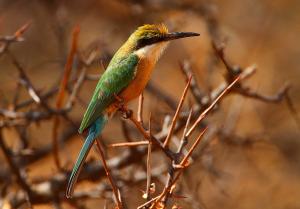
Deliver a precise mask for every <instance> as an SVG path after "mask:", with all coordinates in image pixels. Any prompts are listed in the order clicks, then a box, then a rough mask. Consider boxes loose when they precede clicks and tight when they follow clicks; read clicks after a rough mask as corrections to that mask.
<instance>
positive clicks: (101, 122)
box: [66, 115, 107, 198]
mask: <svg viewBox="0 0 300 209" xmlns="http://www.w3.org/2000/svg"><path fill="white" fill-rule="evenodd" d="M106 123H107V116H106V115H102V116H100V117H99V118H98V119H97V120H96V121H95V122H94V123H93V124H92V125H91V127H90V128H89V134H88V136H87V138H86V140H85V142H84V144H83V146H82V148H81V150H80V153H79V155H78V157H77V160H76V163H75V165H74V167H73V170H72V173H71V176H70V178H69V182H68V187H67V191H66V196H67V198H71V197H72V195H73V191H74V186H75V184H76V182H77V179H78V176H79V173H80V171H81V169H82V166H83V163H84V161H85V159H86V157H87V155H88V153H89V151H90V149H91V148H92V146H93V144H94V141H95V139H96V138H97V137H98V136H99V135H100V133H101V132H102V130H103V128H104V126H105V124H106Z"/></svg>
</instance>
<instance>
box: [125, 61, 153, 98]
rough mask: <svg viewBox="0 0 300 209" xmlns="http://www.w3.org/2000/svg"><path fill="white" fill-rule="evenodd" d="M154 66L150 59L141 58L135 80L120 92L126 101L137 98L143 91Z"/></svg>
mask: <svg viewBox="0 0 300 209" xmlns="http://www.w3.org/2000/svg"><path fill="white" fill-rule="evenodd" d="M153 67H154V63H153V62H151V61H149V59H147V58H142V59H140V61H139V63H138V66H137V72H136V76H135V78H134V80H133V81H132V82H131V83H130V84H129V85H128V87H127V88H126V89H124V90H123V91H122V92H121V93H120V97H121V98H123V99H124V101H125V102H129V101H131V100H133V99H135V98H136V97H138V96H139V95H140V94H141V93H142V92H143V90H144V89H145V87H146V85H147V83H148V81H149V80H150V77H151V73H152V70H153Z"/></svg>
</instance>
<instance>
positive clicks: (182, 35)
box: [163, 32, 200, 41]
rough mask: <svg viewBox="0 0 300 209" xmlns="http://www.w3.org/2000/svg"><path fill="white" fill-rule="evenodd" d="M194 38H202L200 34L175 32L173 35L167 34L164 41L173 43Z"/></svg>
mask: <svg viewBox="0 0 300 209" xmlns="http://www.w3.org/2000/svg"><path fill="white" fill-rule="evenodd" d="M192 36H200V34H199V33H194V32H173V33H168V34H166V35H165V36H164V37H163V41H171V40H175V39H179V38H187V37H192Z"/></svg>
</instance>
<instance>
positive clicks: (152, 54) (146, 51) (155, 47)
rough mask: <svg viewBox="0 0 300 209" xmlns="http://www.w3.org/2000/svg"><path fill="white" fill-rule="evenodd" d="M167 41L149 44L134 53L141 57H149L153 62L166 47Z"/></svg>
mask: <svg viewBox="0 0 300 209" xmlns="http://www.w3.org/2000/svg"><path fill="white" fill-rule="evenodd" d="M168 43H169V42H161V43H157V44H152V45H149V46H145V47H142V48H140V49H138V50H137V51H136V52H135V53H136V55H138V57H140V58H142V59H150V60H153V61H154V62H157V60H158V59H159V58H160V56H161V55H162V53H163V52H164V50H165V49H166V47H167V46H168Z"/></svg>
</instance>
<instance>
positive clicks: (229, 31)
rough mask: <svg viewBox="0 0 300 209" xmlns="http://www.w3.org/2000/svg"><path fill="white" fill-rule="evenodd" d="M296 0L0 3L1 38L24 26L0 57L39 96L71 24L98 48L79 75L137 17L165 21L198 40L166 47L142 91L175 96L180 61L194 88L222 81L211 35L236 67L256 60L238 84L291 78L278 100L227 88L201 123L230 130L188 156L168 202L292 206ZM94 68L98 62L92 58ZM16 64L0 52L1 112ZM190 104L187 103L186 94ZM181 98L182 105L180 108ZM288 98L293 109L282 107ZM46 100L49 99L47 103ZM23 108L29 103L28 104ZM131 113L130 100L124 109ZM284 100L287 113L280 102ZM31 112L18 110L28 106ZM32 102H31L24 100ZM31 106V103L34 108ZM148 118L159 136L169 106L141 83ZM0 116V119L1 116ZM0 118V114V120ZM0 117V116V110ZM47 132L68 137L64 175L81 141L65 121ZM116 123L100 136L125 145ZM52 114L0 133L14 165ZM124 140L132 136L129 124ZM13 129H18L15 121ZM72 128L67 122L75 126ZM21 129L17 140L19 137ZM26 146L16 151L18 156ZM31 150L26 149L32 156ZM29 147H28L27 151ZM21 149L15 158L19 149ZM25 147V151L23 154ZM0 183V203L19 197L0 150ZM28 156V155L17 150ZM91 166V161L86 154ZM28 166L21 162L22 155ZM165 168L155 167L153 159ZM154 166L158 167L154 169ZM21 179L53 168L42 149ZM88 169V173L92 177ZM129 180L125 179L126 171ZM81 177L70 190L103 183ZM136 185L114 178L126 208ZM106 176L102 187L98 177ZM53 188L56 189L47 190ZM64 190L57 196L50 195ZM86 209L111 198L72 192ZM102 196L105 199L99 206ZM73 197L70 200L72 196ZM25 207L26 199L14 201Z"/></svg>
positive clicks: (299, 77)
mask: <svg viewBox="0 0 300 209" xmlns="http://www.w3.org/2000/svg"><path fill="white" fill-rule="evenodd" d="M299 11H300V2H299V1H297V0H290V1H283V0H263V1H262V0H244V1H238V0H226V1H221V0H208V1H202V0H199V1H194V0H183V1H181V0H178V1H176V0H174V1H172V0H169V1H168V0H141V1H136V0H131V1H130V0H128V1H123V0H111V1H102V0H89V1H82V0H73V1H66V0H65V1H45V0H41V1H26V0H15V1H9V0H0V36H1V37H4V36H6V35H12V34H14V32H15V31H16V30H17V29H18V28H20V26H22V25H24V24H25V23H27V22H30V23H31V25H30V26H29V28H28V30H27V31H26V32H25V33H24V35H23V37H24V39H25V40H24V41H23V42H20V43H14V44H11V45H10V48H9V49H10V53H12V54H14V56H15V57H16V58H17V59H18V62H19V63H21V65H22V67H23V69H24V71H26V74H27V76H28V77H29V79H30V80H31V82H32V83H33V85H34V86H35V87H36V89H37V90H38V92H40V93H41V94H42V93H44V92H47V91H48V90H49V89H51V88H53V87H55V86H58V85H59V82H60V80H61V78H62V74H63V70H64V66H65V63H66V59H67V56H68V53H69V50H70V47H71V39H72V31H73V28H74V27H75V26H79V27H80V33H79V37H78V51H79V52H80V53H82V54H86V53H88V52H89V51H91V50H92V49H95V48H97V53H98V54H97V59H98V60H101V62H100V61H96V62H95V63H93V65H91V67H89V69H88V72H89V73H90V74H93V75H96V74H100V73H102V72H103V67H102V65H103V66H104V67H105V66H106V65H107V63H108V61H109V60H110V58H111V56H112V55H113V54H114V52H115V51H116V50H117V49H118V48H119V47H120V46H121V45H122V43H123V42H124V41H125V40H126V39H127V37H128V36H129V35H130V34H131V33H132V32H133V31H134V30H135V29H136V28H137V27H138V26H140V25H143V24H145V23H165V24H166V25H167V26H168V28H169V30H170V31H193V32H198V33H200V34H201V36H200V37H197V38H191V39H184V40H178V41H174V42H172V43H171V44H170V45H169V47H168V49H167V50H166V52H165V54H164V55H163V56H162V58H161V59H160V61H159V62H158V64H157V66H156V69H155V71H154V73H153V76H152V80H151V86H154V87H156V89H159V90H160V91H162V92H164V94H166V95H167V96H168V97H169V98H171V99H172V100H173V101H175V102H176V103H177V102H178V101H179V98H180V95H181V93H182V90H183V88H184V86H185V82H186V80H185V77H184V75H183V73H182V71H181V70H180V63H181V62H183V61H185V62H188V63H189V64H190V66H191V69H192V71H193V73H194V76H195V79H196V81H197V83H198V85H199V87H200V89H201V91H202V92H203V94H205V95H209V93H210V92H211V91H212V90H213V89H215V88H217V87H218V86H219V85H220V84H221V83H222V82H224V75H225V74H226V68H225V66H224V65H223V64H222V63H221V62H220V61H219V59H218V58H217V57H216V55H215V53H214V50H213V47H212V41H215V42H217V43H225V44H226V47H225V50H224V53H225V57H226V59H227V60H228V61H229V62H230V63H231V64H232V65H233V66H240V67H241V68H242V69H244V68H246V67H248V66H251V65H253V64H255V65H256V67H257V71H256V73H255V74H254V75H252V76H251V78H249V79H248V80H247V81H245V84H246V85H247V86H249V88H251V89H252V90H253V91H255V92H257V93H259V94H262V95H270V96H273V95H275V96H276V94H278V92H279V91H280V89H281V88H282V87H283V86H284V85H285V84H287V83H288V84H290V86H291V87H290V89H289V91H288V95H289V100H286V99H285V98H283V99H282V100H280V101H276V102H266V101H261V100H258V99H254V98H249V97H245V96H241V95H237V94H230V95H228V96H226V98H225V99H224V100H223V101H222V103H221V105H220V107H219V108H218V109H217V110H216V111H215V112H214V113H213V114H212V115H211V116H210V117H209V118H208V123H209V124H212V125H211V127H215V128H217V129H218V130H222V129H226V130H229V132H230V133H226V136H225V137H224V134H219V133H220V132H219V131H218V133H216V134H214V136H213V137H211V138H210V140H209V142H208V143H207V144H206V146H205V148H204V149H201V152H200V150H198V152H197V151H196V153H195V155H196V156H195V160H194V162H193V164H192V165H191V167H190V168H189V169H187V170H186V172H185V174H184V175H183V177H182V179H181V180H180V183H179V186H178V196H184V197H185V198H175V199H174V200H173V201H174V202H176V203H177V204H178V205H180V206H181V207H182V208H199V209H200V208H207V209H214V208H220V207H221V208H223V209H227V208H228V209H229V208H230V209H231V208H236V209H252V208H264V209H267V208H270V209H295V208H300V200H299V193H300V141H299V140H300V138H299V136H300V126H299V125H300V123H299V114H298V113H297V111H300V110H299V104H300V94H299V92H300V70H299V64H300V59H299V57H300V44H299V34H300V24H299V23H300V15H299ZM101 63H102V64H101ZM78 66H79V64H78V62H76V61H75V62H74V65H73V69H75V70H73V71H72V75H71V77H72V76H73V77H74V76H75V77H76V75H77V73H78V71H76V69H77V68H78ZM17 80H18V71H17V70H16V67H15V65H14V64H12V62H11V60H10V58H9V57H8V56H7V55H6V54H5V53H2V54H1V55H0V105H1V108H5V109H9V108H10V107H11V104H12V101H13V100H14V95H15V92H16V88H17ZM95 85H96V81H88V82H85V83H84V85H83V86H82V88H81V90H80V93H79V96H78V99H77V100H76V103H75V105H74V107H73V108H72V110H71V111H70V112H69V114H68V115H69V117H70V118H71V119H72V121H73V123H74V124H75V127H76V125H77V127H78V126H79V123H80V121H81V118H82V115H83V113H84V111H85V108H86V106H87V104H88V102H89V99H90V96H91V95H92V93H93V90H94V88H95ZM28 99H30V96H29V95H28V93H27V91H26V90H24V89H23V90H22V91H20V94H19V99H18V100H19V101H20V103H21V101H26V100H28ZM188 100H189V101H190V102H192V103H193V102H194V100H193V98H192V95H189V99H188ZM188 103H189V102H186V104H185V106H186V108H188V106H189V104H188ZM291 103H292V105H291ZM49 104H50V105H51V106H53V107H55V96H54V97H53V98H51V99H49ZM33 106H34V105H33ZM130 107H131V108H133V109H136V107H137V101H134V102H132V103H131V104H130ZM291 107H292V108H291ZM31 108H33V107H32V106H29V107H27V108H23V109H20V110H18V111H21V112H22V111H27V110H30V109H31ZM34 108H36V107H34ZM39 109H40V108H39ZM150 112H151V113H152V116H153V127H154V131H155V132H156V133H157V132H159V131H160V129H161V127H162V124H163V121H164V119H165V118H166V116H168V115H170V116H172V115H173V114H174V110H173V109H172V108H170V107H169V106H168V105H167V104H166V103H165V102H164V101H162V100H161V98H160V97H159V96H157V94H156V93H155V92H154V91H153V89H152V90H151V89H149V88H148V90H146V91H145V109H144V118H145V121H147V118H148V117H149V113H150ZM2 116H3V115H2ZM0 117H1V115H0ZM2 118H3V117H2ZM61 121H62V122H61V125H60V127H59V132H58V135H59V137H60V138H62V137H63V136H65V135H68V134H69V135H68V136H69V137H70V138H71V139H70V140H67V141H65V142H64V143H61V144H60V153H59V154H60V159H61V163H62V165H63V168H64V169H67V170H70V169H71V168H72V165H73V163H74V161H75V159H76V156H77V154H78V152H79V150H80V147H81V145H82V138H83V137H82V136H80V135H77V134H76V130H75V131H74V127H73V128H70V123H68V122H66V121H64V120H61ZM121 121H122V119H121V118H120V115H119V114H117V115H116V116H115V117H114V118H113V120H112V122H110V123H109V125H108V126H107V127H106V129H105V130H104V132H103V143H104V144H109V143H113V142H121V141H124V140H125V139H124V135H123V132H122V128H121V127H122V123H121ZM52 124H53V120H52V119H51V118H47V120H43V121H42V122H39V123H30V124H27V126H26V129H24V127H23V126H20V127H4V128H2V136H3V140H4V141H5V143H6V145H7V146H8V148H9V150H10V151H11V154H12V155H14V153H15V155H16V156H15V157H13V158H15V161H16V162H17V163H18V165H20V166H21V165H22V164H23V163H22V162H23V160H25V158H24V159H23V158H22V156H23V155H26V156H27V155H29V156H30V153H31V152H34V150H38V149H39V148H41V147H47V146H48V145H49V144H50V145H51V143H52V132H51V130H52V126H53V125H52ZM128 126H129V129H130V130H131V132H132V133H131V135H132V138H134V139H136V140H141V139H142V137H141V136H140V135H138V134H137V132H134V130H132V129H133V126H131V125H128ZM22 127H23V128H22ZM75 129H76V128H75ZM22 136H26V138H27V139H28V141H27V142H28V145H26V146H25V147H26V148H24V144H22V143H21V142H20V141H22V140H21V139H20V138H22ZM24 150H25V151H24ZM32 150H33V151H32ZM124 150H126V148H116V149H108V150H107V153H106V154H107V158H108V159H110V158H113V157H115V156H118V154H120V153H122V152H123V151H124ZM26 151H27V152H29V154H28V153H26ZM20 153H21V154H20ZM24 153H25V154H24ZM0 157H1V159H0V160H1V166H0V173H1V179H0V186H1V196H2V198H1V201H0V205H2V207H3V208H5V207H6V208H11V207H10V203H11V202H13V201H14V199H17V198H18V195H19V192H20V190H22V189H21V188H20V186H19V185H18V183H17V182H18V180H17V179H16V178H15V177H14V176H13V175H12V174H11V173H10V172H9V170H10V168H9V165H8V163H7V160H6V159H5V158H4V155H3V152H0ZM27 158H30V157H28V156H27V157H26V159H27ZM89 160H90V161H94V160H97V161H98V160H99V158H98V156H97V152H95V151H92V152H91V154H90V156H89ZM29 161H30V160H29ZM152 162H153V167H154V168H158V170H159V171H160V172H161V173H159V175H157V178H155V182H156V187H157V190H159V191H160V190H161V189H162V188H163V184H164V182H165V178H166V173H167V165H168V161H167V160H166V158H165V157H164V156H163V155H161V154H157V153H155V154H154V155H153V159H152ZM164 164H166V165H164ZM144 165H145V162H144V161H143V160H141V163H139V164H136V165H130V166H128V168H126V169H122V171H119V172H117V175H118V176H120V177H119V178H120V181H121V180H122V176H126V177H124V178H129V177H128V176H130V175H134V173H135V172H137V171H141V172H142V171H144V170H145V166H144ZM159 166H162V168H160V167H159ZM21 167H22V172H24V173H23V174H22V175H24V176H25V179H26V181H28V182H30V183H32V184H34V183H35V182H43V180H45V179H49V178H50V177H52V176H54V175H57V173H58V171H57V169H56V167H55V163H54V160H53V156H52V153H51V152H49V153H48V154H45V155H43V156H42V157H39V158H36V159H34V160H32V159H31V161H30V163H26V166H21ZM95 175H96V174H95ZM129 179H130V178H129ZM98 180H99V179H97V181H96V182H95V180H93V181H92V182H90V181H83V182H80V184H78V186H77V187H76V189H75V193H76V192H80V191H91V190H92V189H93V188H95V187H96V186H99V184H101V183H100V182H104V183H105V182H106V181H105V180H103V181H98ZM145 182H146V181H145V180H142V181H140V182H134V183H132V182H130V181H129V180H128V181H125V180H124V181H123V183H122V192H123V194H124V199H125V200H126V201H127V202H128V207H129V208H136V206H137V205H139V204H141V203H143V199H142V197H141V196H142V192H141V190H144V188H145V184H146V183H145ZM106 183H107V182H106ZM53 191H55V190H53ZM59 193H60V197H63V194H64V191H59ZM82 199H83V201H82V202H80V205H81V206H82V207H85V208H103V207H104V205H105V204H108V208H111V207H112V206H111V205H112V204H111V194H110V193H109V192H108V194H103V195H101V197H100V198H90V197H89V198H82ZM105 199H108V200H107V201H105ZM78 204H79V203H78ZM78 204H77V203H76V204H75V203H74V204H73V203H72V204H71V203H70V202H68V201H65V200H64V199H63V198H62V200H54V199H53V200H45V201H42V200H41V201H40V203H37V204H33V208H53V207H54V208H77V207H78V208H79V206H78ZM18 207H19V208H28V207H29V206H28V204H27V203H25V204H21V205H18Z"/></svg>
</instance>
